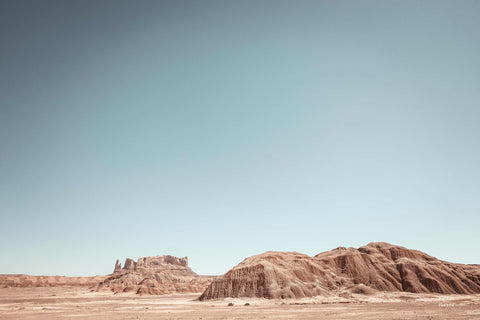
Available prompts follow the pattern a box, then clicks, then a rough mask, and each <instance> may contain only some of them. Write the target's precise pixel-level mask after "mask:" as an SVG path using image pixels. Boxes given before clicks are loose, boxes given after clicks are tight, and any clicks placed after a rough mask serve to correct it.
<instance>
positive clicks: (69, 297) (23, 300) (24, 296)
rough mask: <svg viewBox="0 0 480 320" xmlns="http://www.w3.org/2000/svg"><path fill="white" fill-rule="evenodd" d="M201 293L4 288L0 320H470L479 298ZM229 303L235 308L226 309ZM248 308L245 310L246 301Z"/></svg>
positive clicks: (478, 310)
mask: <svg viewBox="0 0 480 320" xmlns="http://www.w3.org/2000/svg"><path fill="white" fill-rule="evenodd" d="M199 295H200V294H185V295H180V294H177V295H166V296H138V295H133V294H120V295H114V294H112V293H110V292H90V291H89V290H88V289H86V288H78V287H77V288H75V287H46V288H2V289H0V319H178V320H182V319H197V320H198V319H202V320H203V319H232V320H233V319H396V320H406V319H424V320H432V319H445V320H447V319H448V320H449V319H472V320H477V319H478V320H480V295H478V294H477V295H451V296H445V295H435V294H422V295H416V294H410V293H380V294H377V295H375V296H362V295H354V296H353V297H351V298H349V299H344V298H339V297H335V298H324V297H316V298H309V299H302V300H267V299H224V300H214V301H206V302H199V301H196V300H195V299H196V298H197V297H198V296H199ZM229 302H232V303H234V306H233V307H232V306H230V307H229V306H227V304H228V303H229ZM247 302H248V303H250V306H245V305H244V304H245V303H247Z"/></svg>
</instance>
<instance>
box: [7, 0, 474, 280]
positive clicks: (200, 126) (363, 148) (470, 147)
mask: <svg viewBox="0 0 480 320" xmlns="http://www.w3.org/2000/svg"><path fill="white" fill-rule="evenodd" d="M479 35H480V2H479V1H475V0H472V1H469V0H466V1H417V0H415V1H383V0H381V1H337V0H335V1H24V0H20V1H4V0H3V1H1V2H0V225H1V232H0V253H1V256H2V258H1V263H0V273H28V274H65V275H92V274H106V273H109V272H111V271H112V270H113V266H114V262H115V259H117V258H120V259H122V260H123V259H124V258H126V257H131V258H137V257H139V256H146V255H157V254H172V255H177V256H189V258H190V265H191V267H192V268H193V269H194V270H195V271H197V272H198V273H201V274H221V273H224V272H225V271H227V270H228V269H230V268H231V267H233V266H234V265H235V264H237V263H238V262H240V261H241V260H243V259H244V258H245V257H247V256H250V255H253V254H257V253H261V252H264V251H267V250H281V251H291V250H295V251H299V252H303V253H307V254H311V255H313V254H317V253H319V252H322V251H325V250H329V249H332V248H334V247H337V246H340V245H342V246H354V247H357V246H361V245H364V244H366V243H368V242H370V241H387V242H391V243H394V244H399V245H403V246H406V247H409V248H415V249H420V250H422V251H425V252H427V253H429V254H432V255H434V256H436V257H438V258H441V259H445V260H449V261H455V262H463V263H480V251H479V250H478V244H479V243H480V233H479V232H478V228H479V225H480V196H479V195H480V36H479Z"/></svg>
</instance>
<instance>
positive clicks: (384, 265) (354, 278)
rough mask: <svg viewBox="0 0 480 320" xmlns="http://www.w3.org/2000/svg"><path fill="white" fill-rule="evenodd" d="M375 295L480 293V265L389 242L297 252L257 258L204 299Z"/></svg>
mask: <svg viewBox="0 0 480 320" xmlns="http://www.w3.org/2000/svg"><path fill="white" fill-rule="evenodd" d="M344 290H347V291H349V292H352V293H367V294H368V293H373V292H375V291H406V292H415V293H421V292H424V293H429V292H436V293H442V294H454V293H461V294H470V293H480V267H479V266H475V265H464V264H456V263H450V262H446V261H442V260H438V259H436V258H434V257H432V256H429V255H428V254H425V253H423V252H421V251H417V250H409V249H407V248H404V247H400V246H395V245H391V244H388V243H385V242H377V243H369V244H368V245H366V246H364V247H360V248H358V249H355V248H344V247H339V248H336V249H333V250H331V251H327V252H323V253H320V254H317V255H316V256H314V257H310V256H307V255H305V254H301V253H297V252H272V251H269V252H265V253H263V254H260V255H256V256H252V257H249V258H247V259H245V260H244V261H243V262H241V263H240V264H238V265H237V266H235V267H234V268H233V269H231V270H230V271H228V272H227V273H226V274H225V275H224V276H222V277H219V278H217V279H215V280H214V281H213V282H212V283H211V284H210V285H209V286H208V287H207V289H206V290H205V292H204V293H203V294H202V295H201V297H200V300H206V299H216V298H225V297H264V298H303V297H312V296H316V295H331V294H338V293H339V292H340V291H344Z"/></svg>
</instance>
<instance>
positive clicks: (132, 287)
mask: <svg viewBox="0 0 480 320" xmlns="http://www.w3.org/2000/svg"><path fill="white" fill-rule="evenodd" d="M212 280H213V277H208V276H200V275H198V274H196V273H195V272H193V271H192V269H190V268H189V267H188V258H187V257H184V258H177V257H174V256H169V255H165V256H155V257H142V258H138V260H137V261H134V260H133V259H130V258H127V259H126V260H125V263H124V265H123V268H122V266H121V264H120V262H119V261H118V260H117V261H116V263H115V267H114V271H113V273H112V274H111V275H109V276H107V277H106V278H105V280H103V281H102V282H100V284H98V286H97V287H96V289H97V290H98V291H102V290H111V291H113V292H114V293H120V292H134V293H137V294H170V293H180V292H202V291H203V290H205V288H206V287H207V286H208V285H209V284H210V282H211V281H212Z"/></svg>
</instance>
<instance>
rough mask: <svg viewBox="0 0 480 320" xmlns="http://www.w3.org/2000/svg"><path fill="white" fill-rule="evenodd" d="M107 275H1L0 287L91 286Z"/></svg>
mask: <svg viewBox="0 0 480 320" xmlns="http://www.w3.org/2000/svg"><path fill="white" fill-rule="evenodd" d="M104 279H105V276H92V277H66V276H29V275H25V274H2V275H0V288H8V287H20V288H26V287H58V286H75V287H91V286H96V285H97V284H98V283H99V282H100V281H103V280H104Z"/></svg>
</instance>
